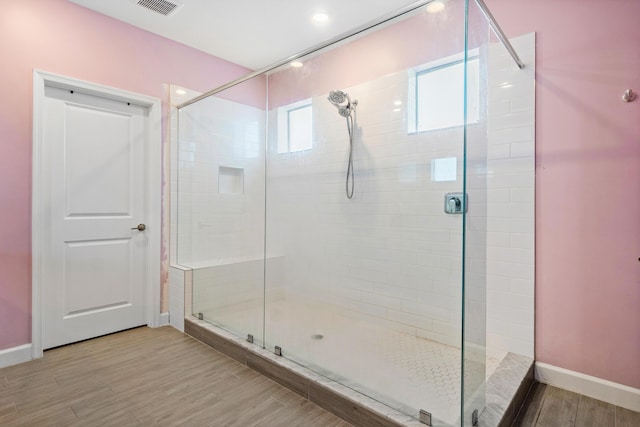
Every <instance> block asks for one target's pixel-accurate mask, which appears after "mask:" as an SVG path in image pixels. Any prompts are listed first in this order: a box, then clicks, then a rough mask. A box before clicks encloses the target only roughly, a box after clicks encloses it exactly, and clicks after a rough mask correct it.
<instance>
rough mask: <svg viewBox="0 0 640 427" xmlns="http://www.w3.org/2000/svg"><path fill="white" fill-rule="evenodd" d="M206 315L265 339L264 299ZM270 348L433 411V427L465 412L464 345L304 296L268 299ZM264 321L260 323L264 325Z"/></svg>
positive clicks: (407, 405) (382, 396)
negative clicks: (437, 339)
mask: <svg viewBox="0 0 640 427" xmlns="http://www.w3.org/2000/svg"><path fill="white" fill-rule="evenodd" d="M203 313H204V316H205V320H208V321H210V322H211V323H214V324H216V325H217V326H220V327H222V328H224V329H227V330H229V331H231V332H233V333H235V334H237V335H239V336H246V335H247V334H248V333H251V334H252V335H254V337H255V338H256V343H257V344H260V345H261V344H262V342H263V340H262V339H261V337H262V321H261V320H262V310H261V305H259V304H256V305H255V306H254V308H250V307H248V306H247V305H246V304H244V305H243V306H242V308H240V307H235V308H225V309H222V310H221V309H218V310H215V311H208V310H204V311H203ZM264 322H265V331H266V336H265V341H266V346H265V347H266V348H270V349H272V348H273V347H274V346H275V345H278V346H279V347H281V348H282V351H283V355H284V356H285V357H287V358H289V359H291V360H293V361H295V362H298V363H300V364H302V365H305V366H307V367H309V368H310V369H313V370H314V371H316V372H318V373H320V374H322V375H325V376H327V377H329V378H331V379H333V380H336V381H338V382H340V383H342V384H344V385H346V386H348V387H351V388H353V389H355V390H357V391H359V392H361V393H363V394H366V395H368V396H370V397H372V398H374V399H376V400H379V401H381V402H383V403H385V404H387V405H388V406H391V407H393V408H395V409H397V410H400V411H402V412H404V413H407V414H409V415H411V416H413V417H416V418H417V417H418V412H419V410H420V409H424V410H426V411H428V412H430V413H431V414H432V415H433V419H434V423H433V425H434V426H446V425H453V424H456V423H457V422H458V420H459V417H460V388H461V384H460V383H461V368H460V359H461V351H460V349H459V348H456V347H452V346H449V345H445V344H441V343H438V342H435V341H431V340H427V339H424V338H421V337H418V336H415V335H410V334H407V333H404V332H400V331H396V330H392V329H390V328H385V327H384V326H382V325H379V324H376V323H375V322H371V320H370V319H366V318H364V317H362V318H359V317H358V316H354V315H353V312H345V310H344V309H343V308H340V307H337V306H334V305H331V304H326V303H319V302H309V301H300V300H298V299H296V300H292V299H287V300H281V301H278V302H274V303H271V304H269V307H268V309H267V312H266V313H265V316H264ZM258 326H259V327H258ZM498 363H499V360H498V359H495V358H489V357H487V358H486V363H485V364H483V363H477V364H473V363H468V364H467V371H468V372H467V373H468V375H476V378H480V376H482V375H483V374H484V378H486V377H488V376H489V375H490V374H491V373H492V372H493V371H494V370H495V368H496V366H497V365H498Z"/></svg>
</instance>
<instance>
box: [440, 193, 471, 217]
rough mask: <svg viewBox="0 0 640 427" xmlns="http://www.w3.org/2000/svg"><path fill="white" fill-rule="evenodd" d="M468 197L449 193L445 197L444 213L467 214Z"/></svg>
mask: <svg viewBox="0 0 640 427" xmlns="http://www.w3.org/2000/svg"><path fill="white" fill-rule="evenodd" d="M465 199H466V197H465V196H464V194H463V193H447V194H445V195H444V213H446V214H462V213H465V212H467V204H466V203H465Z"/></svg>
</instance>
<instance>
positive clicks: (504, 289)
mask: <svg viewBox="0 0 640 427" xmlns="http://www.w3.org/2000/svg"><path fill="white" fill-rule="evenodd" d="M511 42H512V44H513V46H514V48H515V49H516V51H517V52H518V54H519V55H520V58H521V59H522V60H523V61H524V63H525V64H526V67H525V68H524V69H523V70H520V69H518V67H517V66H516V65H515V64H514V62H513V61H512V59H511V57H510V56H509V54H508V53H507V51H506V50H505V49H504V48H503V47H502V46H501V45H497V44H493V45H490V47H489V64H490V65H489V74H488V77H489V121H488V136H489V150H488V153H489V155H488V177H487V178H488V186H489V191H488V192H487V199H488V200H487V213H488V216H489V220H488V224H487V227H488V228H487V232H488V234H487V243H488V250H487V259H488V261H487V352H488V354H490V355H494V356H496V355H499V354H500V353H504V352H512V353H517V354H521V355H524V356H528V357H533V356H534V345H533V340H534V330H533V327H534V324H533V319H534V274H535V264H534V262H535V257H534V249H535V248H534V244H535V236H534V231H535V205H534V203H535V34H534V33H530V34H526V35H523V36H520V37H516V38H513V39H511Z"/></svg>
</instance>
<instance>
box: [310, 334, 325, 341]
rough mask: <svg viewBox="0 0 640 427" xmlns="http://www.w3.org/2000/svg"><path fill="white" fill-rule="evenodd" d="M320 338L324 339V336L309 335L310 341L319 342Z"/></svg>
mask: <svg viewBox="0 0 640 427" xmlns="http://www.w3.org/2000/svg"><path fill="white" fill-rule="evenodd" d="M322 338H324V335H322V334H313V335H311V339H312V340H321V339H322Z"/></svg>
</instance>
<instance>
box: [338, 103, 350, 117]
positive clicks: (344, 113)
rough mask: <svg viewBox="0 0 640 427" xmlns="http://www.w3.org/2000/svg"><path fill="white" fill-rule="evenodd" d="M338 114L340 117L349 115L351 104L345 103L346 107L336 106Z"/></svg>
mask: <svg viewBox="0 0 640 427" xmlns="http://www.w3.org/2000/svg"><path fill="white" fill-rule="evenodd" d="M338 114H340V115H341V116H342V117H349V116H350V115H351V106H350V105H347V106H346V107H338Z"/></svg>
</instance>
